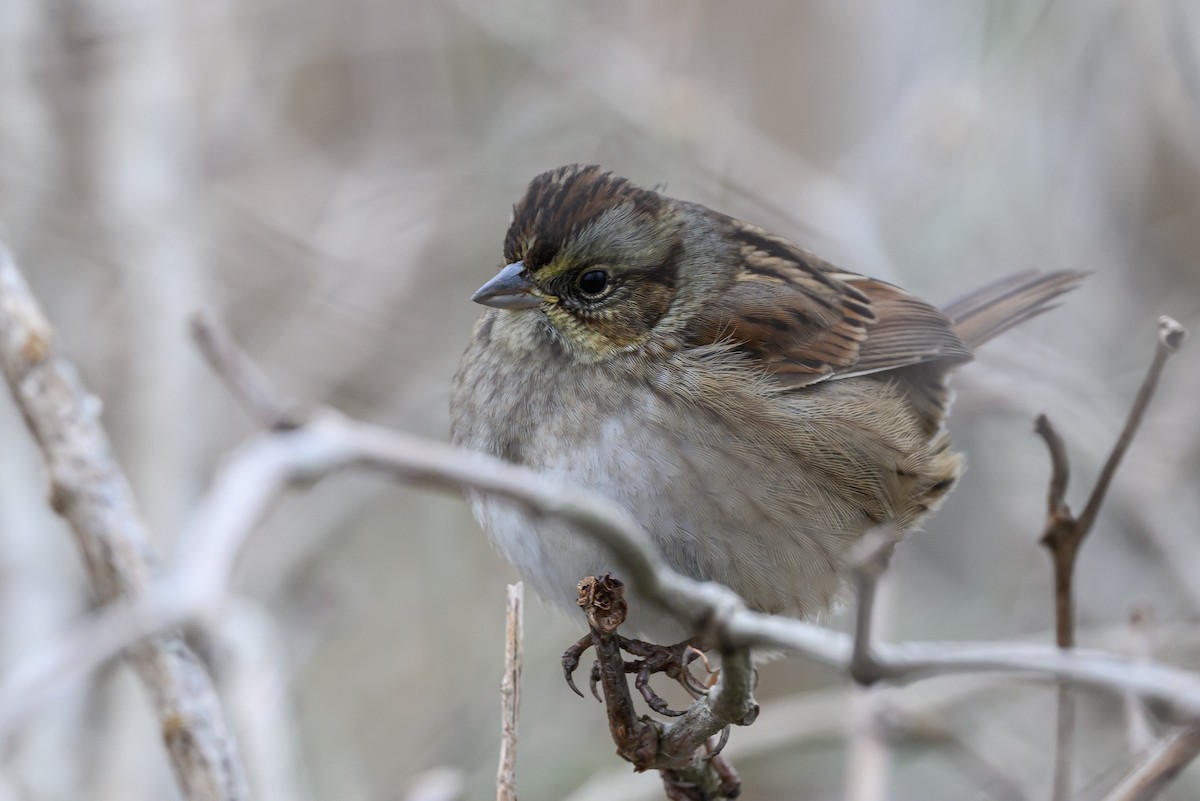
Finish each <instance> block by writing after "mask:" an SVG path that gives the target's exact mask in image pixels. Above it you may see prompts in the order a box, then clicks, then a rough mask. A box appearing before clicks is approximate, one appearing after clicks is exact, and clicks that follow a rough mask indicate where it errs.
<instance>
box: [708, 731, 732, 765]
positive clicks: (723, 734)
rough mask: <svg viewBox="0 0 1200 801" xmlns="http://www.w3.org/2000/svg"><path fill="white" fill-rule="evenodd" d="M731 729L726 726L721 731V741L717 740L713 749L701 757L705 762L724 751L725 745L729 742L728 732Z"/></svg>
mask: <svg viewBox="0 0 1200 801" xmlns="http://www.w3.org/2000/svg"><path fill="white" fill-rule="evenodd" d="M731 728H732V726H726V727H725V728H723V729H721V739H719V740H717V744H716V745H715V746H713V749H712V750H711V751H709V752H708V753H707V754H705V755H704V756H703V757H702V758H703V760H704V761H705V762H707V761H708V760H710V759H712V758H713V757H715V756H718V755H719V754H720V753H721V752H722V751H724V750H725V744H726V743H728V742H729V730H730V729H731Z"/></svg>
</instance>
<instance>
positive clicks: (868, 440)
mask: <svg viewBox="0 0 1200 801" xmlns="http://www.w3.org/2000/svg"><path fill="white" fill-rule="evenodd" d="M504 261H505V263H506V265H507V266H505V267H504V268H503V269H501V270H500V272H499V274H497V275H496V276H495V277H494V278H492V279H491V280H490V281H488V282H487V283H486V284H484V285H483V286H482V287H481V288H480V289H479V291H478V292H476V293H475V295H474V297H473V300H475V301H476V302H478V303H481V304H483V305H485V306H489V307H491V308H489V309H488V311H487V312H486V313H485V314H484V316H483V317H482V318H481V319H480V321H479V323H478V324H477V325H476V326H475V331H474V335H473V337H472V340H471V344H470V346H469V347H468V348H467V351H466V354H465V355H464V356H463V359H462V363H461V364H460V366H459V369H458V373H457V374H456V375H455V378H454V386H453V394H452V399H451V417H452V434H453V440H454V442H455V443H456V444H459V445H463V446H466V447H468V448H471V449H474V450H478V451H483V452H485V453H489V454H492V455H494V456H498V457H500V458H503V459H506V460H508V461H511V462H516V463H518V464H523V465H527V466H529V467H531V468H534V469H537V470H540V471H544V472H546V473H550V474H554V475H556V476H559V477H561V478H563V479H564V480H566V481H567V482H569V483H571V484H576V485H578V486H580V487H585V488H587V489H590V490H592V491H594V492H597V493H599V494H601V495H604V496H607V497H608V498H610V499H611V500H613V501H614V502H616V503H617V504H619V505H620V506H622V507H623V508H624V509H625V510H626V511H627V512H628V513H629V514H630V515H632V517H633V518H634V519H635V520H637V521H638V523H640V524H641V526H642V527H643V528H644V529H645V531H646V533H647V535H648V537H649V539H650V544H651V545H652V547H653V548H654V549H655V550H656V551H657V552H658V554H659V556H661V558H662V559H663V561H665V562H666V563H667V564H668V565H670V566H671V567H672V568H674V569H675V570H677V571H679V572H680V573H683V574H685V575H687V576H691V577H692V578H695V579H700V580H712V581H717V582H720V583H722V584H724V585H726V586H728V587H730V588H731V589H733V590H734V591H736V592H737V593H738V594H739V595H741V597H742V598H744V599H745V601H746V603H747V604H748V605H749V606H750V607H751V608H753V609H757V610H761V611H763V612H770V613H780V614H787V615H796V616H811V615H814V614H817V613H819V612H820V611H822V610H824V609H825V608H826V607H828V606H829V604H830V602H831V601H832V599H833V598H834V597H835V595H836V594H837V591H838V588H839V585H840V583H841V581H840V578H841V574H842V561H843V558H844V557H845V555H846V553H847V551H848V550H849V549H850V548H851V547H852V546H853V545H854V543H855V542H856V541H857V540H858V539H859V538H860V537H861V536H862V534H863V533H864V532H866V531H867V530H868V529H870V528H872V527H875V526H889V527H891V528H893V529H894V530H896V531H900V532H903V531H906V530H908V529H910V528H912V527H913V526H914V525H916V524H917V522H918V521H919V520H920V519H921V518H922V517H923V516H924V515H925V514H926V513H928V512H929V511H930V510H931V509H933V508H934V507H936V506H937V505H938V503H940V501H941V500H942V498H943V497H944V496H945V495H946V493H947V492H948V491H949V490H950V488H951V487H952V486H954V482H955V480H956V479H957V478H958V476H959V474H960V472H961V471H962V464H963V461H962V457H961V456H960V455H959V454H958V453H955V452H954V451H952V450H951V449H950V441H949V438H948V437H947V435H946V431H945V429H944V427H943V420H944V418H945V415H946V410H947V406H948V404H949V401H950V393H949V391H948V389H947V386H946V379H947V377H948V375H949V373H950V372H951V371H953V369H954V368H956V367H958V366H959V365H961V364H963V363H964V362H966V361H968V360H970V359H971V352H972V349H973V348H975V347H977V346H978V345H981V344H982V343H984V342H986V341H987V340H989V339H991V338H992V337H994V336H996V335H997V334H1000V333H1002V332H1004V331H1006V330H1007V329H1009V328H1011V327H1012V326H1014V325H1016V324H1018V323H1020V322H1023V321H1024V320H1027V319H1029V318H1030V317H1033V316H1034V315H1036V314H1039V313H1041V312H1043V311H1045V310H1046V309H1048V308H1050V303H1051V301H1053V300H1054V299H1055V298H1056V297H1058V296H1059V295H1061V294H1062V293H1064V292H1066V291H1068V290H1070V289H1072V288H1074V287H1075V286H1076V285H1077V284H1078V283H1079V282H1080V280H1082V277H1083V276H1082V274H1080V273H1074V272H1057V273H1050V274H1045V275H1042V274H1034V273H1026V274H1022V275H1017V276H1013V277H1011V278H1007V279H1004V280H1001V281H999V282H997V283H994V284H991V285H989V286H986V287H984V288H982V289H980V290H978V291H976V292H974V293H972V294H970V295H968V296H966V297H964V298H962V299H961V300H959V301H957V302H955V303H952V304H951V305H949V306H947V307H946V308H944V309H942V310H938V309H937V308H935V307H934V306H932V305H930V304H928V303H926V302H924V301H922V300H919V299H918V298H915V297H913V296H912V295H910V294H908V293H907V292H905V291H904V290H903V289H900V288H899V287H896V286H893V285H892V284H888V283H885V282H883V281H879V280H876V279H873V278H867V277H864V276H861V275H856V274H855V273H851V272H846V271H845V270H840V269H838V268H837V267H835V266H833V265H832V264H829V263H828V262H825V261H822V260H821V259H820V258H818V257H816V256H814V255H813V254H811V253H809V252H808V251H806V250H804V249H802V248H800V247H797V246H796V245H794V244H792V243H791V242H788V241H787V240H785V239H782V238H780V237H778V236H774V235H772V234H769V233H767V232H766V231H763V230H762V229H760V228H756V227H754V226H752V225H748V224H746V223H744V222H741V221H739V220H735V219H733V218H732V217H728V216H726V215H724V214H721V213H719V212H716V211H713V210H711V209H709V208H706V207H704V206H701V205H699V204H696V203H688V202H685V201H682V200H675V199H672V198H668V197H664V196H663V195H660V194H658V193H657V192H654V191H651V190H647V189H642V188H640V187H637V186H635V185H634V184H632V183H631V182H629V181H628V180H626V179H624V178H621V177H619V176H617V175H614V174H612V173H608V172H604V171H603V170H602V169H601V168H599V167H596V166H581V165H571V166H566V167H560V168H558V169H555V170H551V171H549V172H546V173H543V174H542V175H539V176H538V177H536V178H534V179H533V182H532V183H531V184H530V185H529V188H528V190H527V191H526V193H525V196H524V197H523V198H521V200H520V201H519V202H518V203H517V205H516V207H515V208H514V212H513V220H512V224H511V226H510V227H509V229H508V234H507V236H506V238H505V242H504ZM472 506H473V509H474V512H475V516H476V517H477V518H478V519H479V521H480V523H481V524H482V525H483V527H484V529H486V530H487V532H488V534H489V535H490V537H491V539H492V541H493V542H494V543H495V545H496V547H497V548H498V549H499V550H500V552H501V553H502V554H503V555H504V556H505V557H506V558H507V559H508V560H509V561H510V562H512V564H513V565H514V566H515V567H516V568H517V570H518V572H519V573H520V574H521V575H522V576H523V577H524V578H525V579H526V580H527V581H528V582H529V583H530V584H531V585H533V587H534V588H535V589H536V590H537V591H538V593H539V594H541V595H542V596H543V597H545V598H548V599H550V600H552V601H555V602H557V603H559V604H562V605H564V606H567V607H571V608H574V607H575V604H576V589H575V587H576V582H578V581H579V579H581V578H582V577H584V576H589V575H601V574H603V573H606V572H612V573H613V574H614V575H617V576H619V575H620V566H619V565H618V564H616V563H615V562H614V561H613V560H612V558H611V557H610V555H609V554H608V553H607V552H606V551H605V549H603V548H602V547H600V546H599V545H597V544H596V543H595V542H593V541H592V540H590V539H588V538H587V537H585V536H583V535H580V534H577V533H575V532H574V531H572V530H571V529H570V528H569V527H568V526H567V525H565V524H563V523H561V522H559V521H557V520H553V519H548V518H540V517H535V516H533V515H530V514H528V513H527V512H525V511H524V510H523V509H521V508H520V507H518V506H515V505H513V504H511V503H509V502H506V501H503V500H498V499H493V498H488V497H484V496H481V495H473V496H472ZM627 625H628V626H630V627H632V629H633V630H634V631H639V632H642V633H644V634H645V635H646V636H648V637H651V638H654V639H656V640H657V641H658V642H664V641H667V640H668V639H670V640H672V641H673V639H679V638H680V637H685V636H690V635H691V634H694V632H684V631H681V630H680V628H679V627H678V625H677V624H675V623H674V621H673V620H669V619H667V617H666V615H665V614H664V613H661V612H658V611H657V610H656V609H655V608H653V607H649V606H647V605H646V604H638V603H637V602H636V601H633V602H631V604H630V618H629V622H628V623H627Z"/></svg>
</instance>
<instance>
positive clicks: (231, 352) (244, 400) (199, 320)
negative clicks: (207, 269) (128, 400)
mask: <svg viewBox="0 0 1200 801" xmlns="http://www.w3.org/2000/svg"><path fill="white" fill-rule="evenodd" d="M191 329H192V339H193V340H194V341H195V342H196V346H197V347H198V348H199V349H200V353H201V354H203V356H204V358H205V360H206V361H207V362H208V364H209V366H210V367H212V369H213V371H214V372H216V373H217V375H219V376H220V377H221V379H222V380H223V381H224V382H225V386H226V387H227V388H228V389H229V391H230V393H231V394H232V395H233V396H234V397H235V398H237V399H238V401H239V402H241V404H242V406H243V407H245V409H246V411H247V412H248V413H249V415H250V416H251V417H252V418H253V419H254V420H255V422H257V423H258V424H259V425H260V426H262V427H263V428H265V429H267V430H268V431H287V430H289V429H293V428H296V427H298V426H300V425H302V424H303V423H304V420H305V417H306V416H307V413H306V412H305V410H304V409H303V408H301V407H300V405H299V404H297V403H295V402H294V401H292V400H290V399H289V398H286V397H284V396H283V395H282V394H280V392H279V391H278V389H276V387H275V386H274V384H273V383H272V382H271V379H270V378H268V377H267V374H266V373H264V372H263V371H262V369H261V368H260V367H259V366H258V364H257V363H256V362H254V360H252V359H251V358H250V357H248V356H247V355H246V353H245V352H244V351H243V350H242V349H241V348H240V347H238V344H237V343H236V342H235V341H234V340H233V337H231V336H230V335H229V331H228V330H227V329H226V328H225V327H224V326H222V325H218V324H217V323H216V321H215V319H214V318H213V316H212V315H211V314H210V313H208V312H197V313H196V314H194V315H192V319H191Z"/></svg>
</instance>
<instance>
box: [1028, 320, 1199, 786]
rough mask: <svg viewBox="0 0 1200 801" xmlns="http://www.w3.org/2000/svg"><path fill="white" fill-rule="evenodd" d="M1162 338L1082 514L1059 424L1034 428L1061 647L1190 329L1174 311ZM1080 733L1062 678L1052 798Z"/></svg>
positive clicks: (1067, 781) (1044, 421) (1068, 643)
mask: <svg viewBox="0 0 1200 801" xmlns="http://www.w3.org/2000/svg"><path fill="white" fill-rule="evenodd" d="M1158 326H1159V330H1158V344H1157V347H1156V348H1155V350H1154V359H1153V361H1152V362H1151V364H1150V369H1149V370H1148V371H1147V372H1146V377H1145V379H1144V380H1143V381H1142V386H1141V388H1140V389H1139V390H1138V394H1137V397H1136V398H1135V399H1134V402H1133V406H1132V408H1131V409H1130V410H1129V416H1128V418H1127V419H1126V421H1125V426H1124V428H1122V430H1121V434H1120V436H1119V437H1118V438H1117V441H1116V443H1115V444H1114V445H1113V448H1112V451H1111V452H1110V453H1109V455H1108V459H1107V460H1106V461H1105V463H1104V467H1103V469H1102V470H1101V471H1100V475H1099V477H1098V478H1097V479H1096V485H1095V486H1094V487H1093V488H1092V493H1091V495H1090V496H1089V497H1088V501H1087V505H1086V506H1085V507H1084V510H1083V512H1082V513H1081V514H1080V515H1079V517H1078V518H1076V517H1074V516H1073V515H1072V514H1071V510H1070V508H1069V507H1068V506H1067V502H1066V492H1067V484H1068V480H1069V477H1070V466H1069V462H1068V460H1067V453H1066V447H1065V445H1064V444H1063V441H1062V437H1060V436H1059V435H1058V432H1057V431H1055V430H1054V426H1052V425H1051V424H1050V420H1049V419H1048V418H1047V417H1046V415H1044V414H1043V415H1039V416H1038V419H1037V425H1036V427H1035V430H1036V431H1037V433H1038V435H1039V436H1041V437H1042V439H1043V440H1045V442H1046V448H1047V449H1048V450H1049V452H1050V462H1051V477H1050V491H1049V498H1048V504H1047V506H1048V508H1047V511H1046V527H1045V530H1044V533H1043V534H1042V544H1043V545H1044V546H1045V547H1046V548H1047V550H1049V551H1050V556H1051V559H1052V560H1053V563H1054V612H1055V614H1054V618H1055V631H1056V637H1055V639H1056V641H1057V644H1058V646H1059V647H1060V648H1073V647H1074V645H1075V589H1074V582H1075V565H1076V564H1077V563H1078V560H1079V551H1080V549H1081V548H1082V547H1083V542H1084V540H1085V539H1086V538H1087V535H1088V533H1089V532H1090V531H1091V530H1092V525H1093V524H1094V523H1095V522H1096V515H1097V514H1099V512H1100V506H1101V504H1103V503H1104V498H1105V495H1106V494H1107V493H1108V488H1109V486H1110V485H1111V484H1112V479H1113V476H1114V475H1116V472H1117V467H1118V466H1119V465H1120V464H1121V459H1122V458H1123V457H1124V456H1125V452H1126V451H1127V450H1129V446H1130V445H1131V444H1132V443H1133V437H1134V435H1135V434H1136V433H1137V429H1138V426H1139V425H1140V424H1141V421H1142V418H1143V417H1144V416H1145V413H1146V408H1147V407H1148V406H1149V404H1150V399H1151V398H1152V397H1153V396H1154V390H1155V388H1156V387H1157V386H1158V381H1159V378H1160V377H1161V376H1162V371H1163V367H1164V366H1165V365H1166V363H1167V358H1168V357H1169V356H1170V355H1171V354H1172V353H1174V352H1175V351H1176V350H1178V348H1179V346H1180V345H1181V344H1182V343H1183V340H1184V338H1185V337H1186V336H1187V331H1186V330H1185V329H1184V328H1183V326H1181V325H1180V324H1179V323H1178V322H1176V321H1175V320H1173V319H1171V318H1170V317H1165V316H1164V317H1160V318H1159V321H1158ZM1074 736H1075V696H1074V692H1073V690H1072V688H1071V687H1069V686H1068V685H1066V684H1060V685H1059V687H1058V719H1057V726H1056V737H1055V752H1054V753H1055V757H1054V779H1053V798H1054V799H1055V801H1066V799H1067V798H1069V797H1070V795H1071V764H1072V759H1071V754H1072V752H1073V751H1074Z"/></svg>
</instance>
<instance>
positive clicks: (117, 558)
mask: <svg viewBox="0 0 1200 801" xmlns="http://www.w3.org/2000/svg"><path fill="white" fill-rule="evenodd" d="M0 368H2V369H3V372H4V376H5V378H6V379H7V381H8V386H9V389H10V390H11V391H12V395H13V398H14V399H15V400H16V403H17V406H18V407H19V408H20V409H21V414H22V415H23V417H24V418H25V423H26V425H27V426H28V427H29V430H30V432H31V433H32V434H33V436H34V439H35V440H36V441H37V443H38V446H39V447H40V448H41V451H42V454H43V457H44V458H45V461H46V469H47V473H48V476H49V480H50V488H51V489H50V503H51V505H52V506H53V508H54V510H55V511H56V512H58V513H59V514H60V515H62V516H63V517H64V518H66V520H67V521H68V522H69V523H70V525H71V528H72V529H73V530H74V532H75V536H76V539H77V540H78V543H79V547H80V549H81V550H82V551H83V555H84V558H85V561H86V563H87V570H88V575H89V578H90V580H91V584H92V588H93V590H94V591H95V593H96V595H97V597H99V598H100V600H102V601H104V602H106V603H112V602H114V601H117V600H118V599H132V598H139V597H144V595H145V594H146V592H147V591H148V588H149V586H150V582H151V576H152V574H153V572H154V569H155V567H154V563H155V554H154V552H153V549H152V547H151V544H150V536H149V533H148V532H147V531H146V528H145V525H144V523H143V522H142V519H141V517H140V515H139V514H138V511H137V508H136V504H135V502H134V498H133V493H132V491H131V490H130V488H129V484H128V482H127V481H126V479H125V475H124V474H123V473H122V472H121V469H120V467H119V466H118V465H117V463H116V460H115V459H114V458H113V455H112V450H111V447H110V446H109V442H108V437H107V436H106V434H105V432H104V429H103V428H102V427H101V425H100V421H99V413H100V404H99V402H98V401H97V400H96V399H95V398H94V397H93V396H91V395H90V394H88V392H87V389H86V388H85V387H84V386H83V384H82V382H81V381H80V379H79V376H78V375H77V373H76V372H75V369H74V368H73V367H72V366H71V364H70V363H68V362H67V361H66V359H64V358H63V357H62V356H60V355H58V353H57V352H56V350H55V346H54V335H53V331H52V330H51V328H50V324H49V323H48V322H47V320H46V319H45V317H44V315H43V314H42V311H41V309H40V308H39V307H38V305H37V301H36V300H35V299H34V297H33V295H32V294H31V293H30V291H29V287H28V286H27V285H26V283H25V280H24V278H23V277H22V276H21V274H20V272H19V271H18V269H17V265H16V263H15V262H14V261H13V259H12V256H11V255H10V254H9V253H8V252H7V250H5V249H4V248H3V246H2V245H0ZM156 631H163V629H161V628H160V629H156ZM85 643H87V644H88V645H89V646H90V645H92V644H93V641H90V640H87V638H85ZM122 645H123V646H129V657H130V662H131V664H132V665H133V667H134V669H135V670H136V671H137V673H138V675H139V676H140V677H141V680H142V682H143V684H145V686H146V689H147V690H148V691H149V693H150V696H151V699H152V702H153V704H154V708H155V711H156V713H157V715H158V720H159V725H160V726H161V727H162V735H163V739H164V741H165V743H166V747H167V750H168V752H169V754H170V757H171V762H172V765H173V767H174V770H175V776H176V779H177V780H178V782H179V785H180V788H181V790H182V792H183V795H184V797H185V798H187V799H197V800H199V799H204V800H205V801H209V800H210V799H212V800H213V801H216V800H217V799H223V800H229V801H232V800H233V799H243V798H245V797H246V795H247V789H246V779H245V776H244V771H243V768H242V764H241V758H240V756H239V754H238V752H237V748H236V746H235V744H234V742H233V738H232V736H231V735H230V733H229V731H228V728H227V726H226V724H225V720H224V716H223V715H222V712H221V708H220V705H219V703H218V700H217V697H216V693H215V692H214V690H213V687H212V682H211V681H210V679H209V677H208V674H207V673H206V672H205V670H204V666H203V665H202V664H201V662H200V660H199V659H198V658H197V657H196V655H195V654H194V653H193V652H192V651H191V649H190V648H188V646H187V644H186V643H185V642H184V640H183V638H182V636H181V635H180V634H178V633H166V632H163V633H159V634H157V636H154V637H150V638H148V639H143V640H140V641H132V642H125V643H122ZM55 667H56V668H59V669H61V668H62V667H63V665H61V664H58V665H56V666H55ZM6 683H7V682H6Z"/></svg>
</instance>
